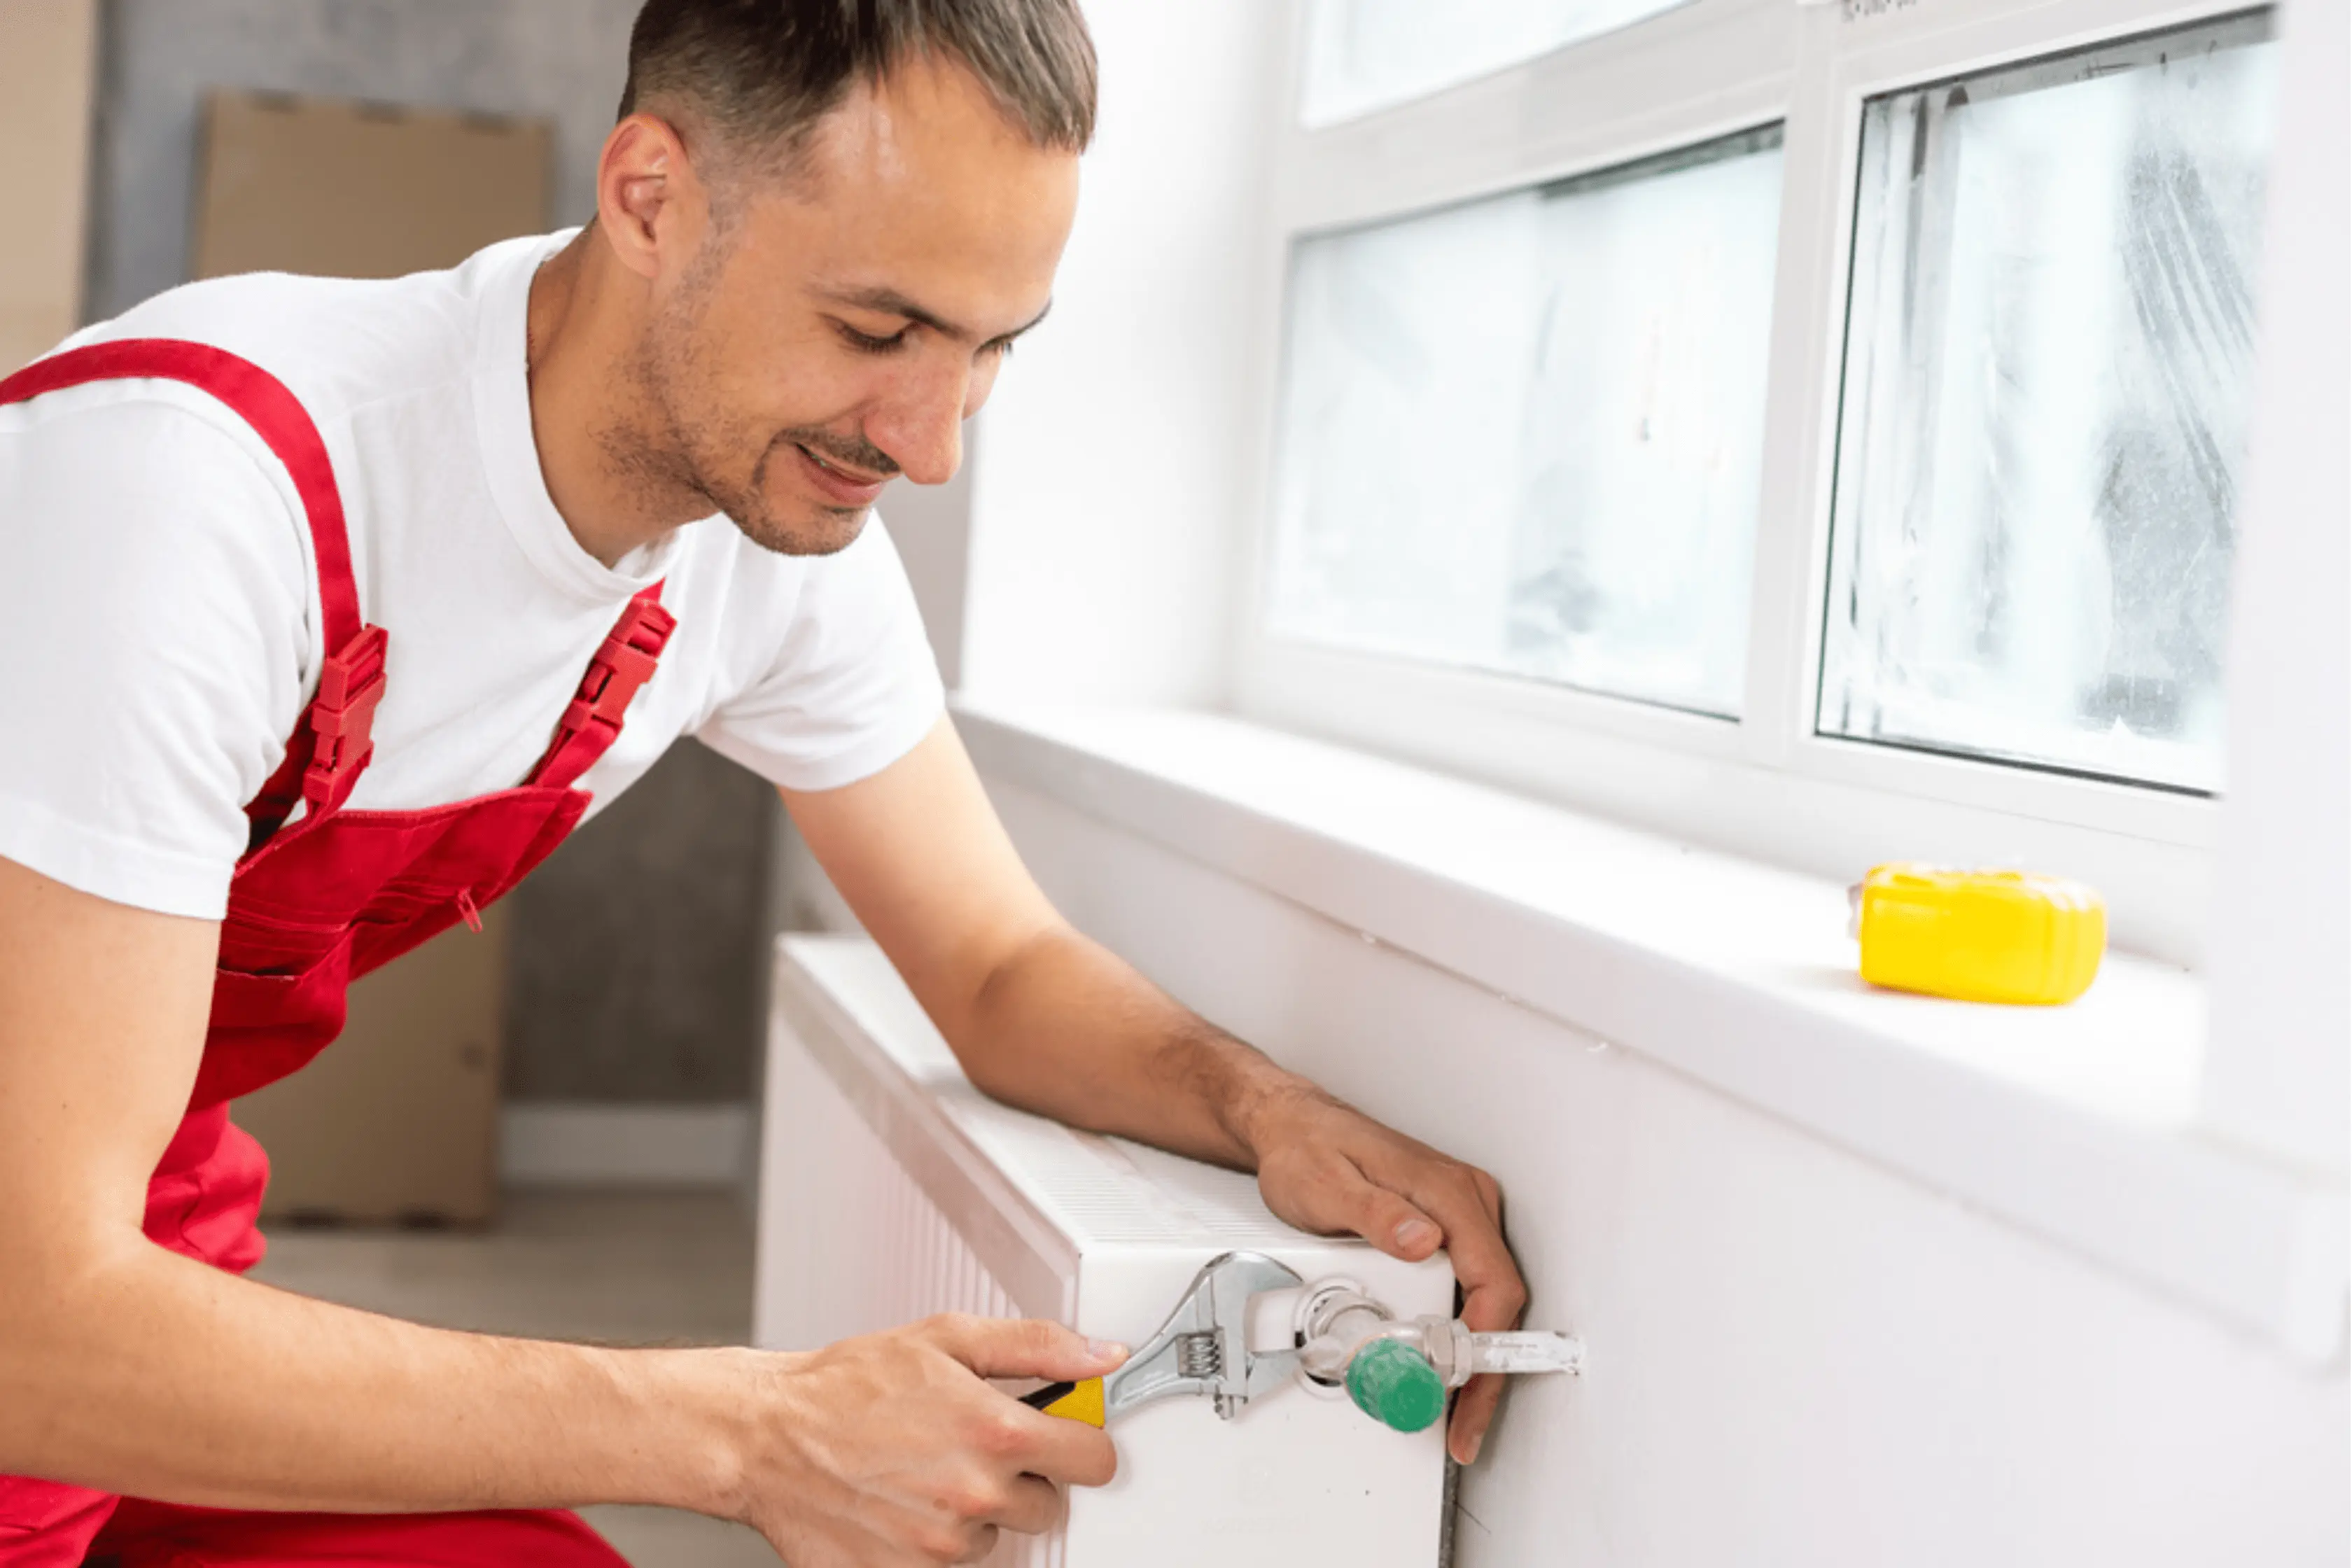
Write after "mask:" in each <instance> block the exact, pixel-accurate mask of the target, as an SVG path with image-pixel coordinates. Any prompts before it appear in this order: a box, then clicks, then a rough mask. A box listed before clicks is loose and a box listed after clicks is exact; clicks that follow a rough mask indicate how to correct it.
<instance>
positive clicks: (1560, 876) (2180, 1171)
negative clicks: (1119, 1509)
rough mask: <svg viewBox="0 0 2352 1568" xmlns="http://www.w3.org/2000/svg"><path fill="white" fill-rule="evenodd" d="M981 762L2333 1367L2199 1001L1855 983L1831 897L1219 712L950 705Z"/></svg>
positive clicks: (2336, 1298) (2305, 1278) (2316, 1208)
mask: <svg viewBox="0 0 2352 1568" xmlns="http://www.w3.org/2000/svg"><path fill="white" fill-rule="evenodd" d="M957 715H958V719H959V721H960V723H961V728H962V731H963V734H964V738H965V741H966V742H967V744H968V745H969V746H970V747H971V752H972V754H973V756H974V757H975V759H976V760H977V761H978V762H979V763H980V764H981V766H982V769H983V770H984V771H986V772H988V773H991V774H993V775H994V776H996V777H998V778H1001V779H1003V780H1005V781H1007V782H1010V783H1013V784H1020V785H1022V786H1024V787H1026V788H1029V789H1032V790H1034V791H1037V792H1039V793H1041V794H1044V795H1047V796H1049V797H1051V798H1053V799H1055V800H1057V801H1059V802H1061V803H1062V804H1064V805H1068V806H1070V807H1072V808H1074V809H1076V810H1079V811H1082V812H1085V813H1087V815H1089V816H1095V817H1097V818H1099V819H1101V820H1103V821H1106V822H1108V823H1110V824H1112V825H1114V826H1118V827H1120V828H1123V829H1126V830H1128V831H1130V832H1133V833H1136V834H1138V835H1139V836H1140V837H1144V838H1147V839H1149V840H1151V841H1153V842H1155V843H1158V844H1160V845H1161V846H1163V847H1168V848H1170V849H1173V850H1175V851H1177V852H1178V853H1181V854H1182V855H1184V856H1186V857H1188V858H1192V859H1194V860H1197V861H1199V862H1202V864H1205V865H1208V866H1210V867H1213V868H1216V869H1218V870H1220V871H1223V872H1224V873H1226V874H1228V875H1230V876H1233V877H1235V878H1237V879H1242V880H1244V881H1246V882H1249V883H1252V884H1254V885H1255V886H1257V887H1260V888H1263V889H1265V890H1267V891H1269V892H1272V893H1275V894H1277V895H1279V896H1281V897H1283V898H1286V899H1288V900H1292V901H1294V902H1296V903H1298V904H1301V905H1303V906H1305V907H1306V908H1307V909H1310V910H1315V911H1317V912H1318V913H1319V914H1322V915H1324V916H1326V917H1328V919H1331V920H1333V921H1339V922H1340V923H1342V924H1344V925H1346V926H1349V927H1350V928H1352V929H1354V930H1357V931H1360V932H1362V933H1363V934H1364V936H1365V937H1366V938H1368V939H1370V940H1374V941H1378V942H1385V943H1387V944H1389V945H1391V946H1394V947H1396V948H1399V949H1401V950H1403V951H1405V952H1410V953H1412V954H1414V955H1415V956H1417V957H1419V958H1421V959H1423V960H1425V961H1427V962H1429V963H1433V964H1436V965H1438V966H1440V967H1442V968H1444V969H1446V970H1448V971H1450V972H1452V973H1455V974H1457V975H1459V976H1461V977H1462V978H1464V979H1465V980H1467V981H1469V982H1471V983H1473V984H1477V985H1481V986H1484V987H1486V989H1488V990H1491V991H1494V992H1496V993H1498V994H1501V995H1503V996H1505V997H1507V998H1509V999H1512V1000H1514V1001H1515V1002H1517V1004H1519V1005H1524V1006H1527V1007H1530V1008H1533V1009H1534V1010H1536V1011H1538V1012H1540V1013H1543V1014H1545V1015H1547V1016H1551V1017H1554V1018H1557V1019H1559V1021H1561V1022H1562V1023H1565V1024H1568V1025H1570V1026H1572V1027H1574V1028H1576V1029H1579V1030H1580V1031H1583V1032H1585V1033H1588V1034H1591V1035H1593V1036H1596V1037H1600V1038H1601V1039H1603V1040H1606V1041H1609V1042H1612V1043H1613V1044H1616V1045H1619V1046H1622V1047H1625V1048H1627V1049H1630V1050H1634V1051H1638V1052H1640V1053H1642V1054H1643V1055H1645V1056H1648V1057H1650V1058H1654V1059H1656V1060H1658V1061H1661V1062H1664V1063H1665V1064H1667V1065H1669V1066H1671V1067H1673V1068H1675V1069H1677V1070H1678V1071H1681V1072H1684V1073H1687V1074H1689V1075H1690V1076H1692V1077H1694V1078H1696V1079H1700V1080H1702V1081H1704V1082H1706V1083H1708V1084H1711V1085H1713V1086H1714V1087H1716V1088H1717V1089H1721V1090H1723V1091H1724V1092H1726V1093H1728V1094H1731V1095H1734V1096H1736V1097H1738V1098H1739V1099H1741V1100H1745V1101H1747V1102H1748V1103H1750V1104H1753V1105H1756V1106H1758V1107H1759V1108H1761V1109H1763V1110H1768V1111H1769V1112H1771V1113H1773V1114H1775V1115H1778V1116H1780V1117H1782V1118H1784V1119H1786V1120H1788V1121H1792V1122H1794V1123H1796V1124H1798V1125H1800V1126H1801V1127H1804V1128H1807V1129H1809V1130H1811V1131H1814V1132H1816V1133H1818V1134H1820V1135H1822V1136H1823V1137H1825V1138H1827V1139H1830V1140H1832V1142H1837V1143H1839V1144H1841V1145H1843V1146H1844V1147H1846V1148H1848V1149H1850V1150H1852V1151H1854V1152H1858V1153H1860V1154H1863V1155H1864V1156H1866V1157H1868V1158H1870V1159H1872V1160H1874V1161H1876V1162H1878V1163H1882V1164H1885V1165H1887V1166H1889V1167H1892V1168H1894V1169H1895V1170H1897V1171H1900V1172H1902V1173H1905V1174H1906V1175H1908V1176H1910V1177H1911V1178H1913V1179H1915V1180H1916V1181H1919V1182H1921V1183H1923V1184H1926V1185H1927V1186H1929V1187H1932V1188H1934V1189H1936V1190H1937V1191H1939V1192H1942V1193H1946V1194H1949V1195H1951V1196H1953V1197H1955V1198H1958V1199H1959V1200H1961V1201H1963V1202H1966V1203H1969V1204H1972V1205H1976V1206H1978V1207H1980V1208H1982V1209H1984V1210H1985V1211H1987V1212H1988V1213H1990V1214H1992V1215H1998V1216H2000V1217H2001V1218H2002V1219H2004V1220H2007V1221H2009V1222H2011V1223H2013V1224H2015V1225H2018V1226H2021V1227H2023V1228H2025V1229H2028V1230H2031V1231H2032V1232H2034V1233H2036V1234H2038V1235H2040V1236H2042V1237H2044V1238H2046V1239H2048V1240H2050V1241H2052V1242H2054V1243H2056V1244H2058V1245H2059V1246H2061V1247H2064V1248H2066V1249H2067V1250H2069V1251H2072V1252H2075V1253H2078V1254H2080V1255H2082V1256H2084V1257H2086V1258H2092V1259H2095V1260H2096V1261H2098V1262H2100V1263H2102V1264H2104V1265H2105V1266H2107V1267H2110V1268H2116V1269H2118V1270H2120V1271H2122V1272H2124V1273H2126V1274H2127V1275H2130V1276H2132V1277H2134V1278H2136V1279H2139V1280H2140V1281H2142V1282H2143V1283H2146V1284H2149V1285H2153V1286H2155V1287H2157V1288H2158V1289H2161V1290H2164V1291H2166V1292H2168V1293H2169V1294H2172V1295H2174V1296H2177V1297H2179V1298H2181V1299H2183V1300H2187V1301H2188V1302H2189V1303H2191V1304H2193V1305H2195V1306H2196V1307H2198V1308H2200V1309H2201V1310H2205V1311H2207V1312H2208V1313H2210V1314H2211V1315H2213V1316H2216V1317H2219V1318H2221V1319H2222V1320H2224V1321H2228V1322H2229V1323H2231V1324H2232V1325H2234V1326H2236V1327H2237V1328H2239V1329H2241V1330H2243V1331H2253V1332H2256V1333H2259V1334H2261V1335H2263V1336H2264V1337H2266V1338H2268V1339H2270V1340H2272V1341H2273V1342H2277V1343H2278V1344H2280V1345H2282V1346H2283V1347H2284V1348H2285V1349H2287V1350H2288V1351H2289V1352H2292V1353H2294V1355H2296V1356H2298V1357H2300V1358H2303V1359H2305V1360H2308V1361H2312V1362H2327V1361H2332V1360H2333V1359H2334V1358H2335V1357H2336V1355H2337V1354H2338V1353H2339V1352H2340V1351H2341V1349H2342V1342H2343V1337H2344V1330H2345V1322H2346V1300H2347V1280H2348V1279H2352V1246H2348V1245H2347V1225H2352V1215H2347V1202H2346V1193H2345V1188H2344V1185H2343V1184H2342V1182H2341V1181H2340V1180H2338V1179H2333V1178H2330V1177H2329V1176H2327V1175H2326V1174H2325V1173H2313V1172H2308V1171H2304V1170H2300V1169H2296V1168H2293V1167H2289V1166H2285V1165H2283V1164H2280V1163H2274V1162H2272V1161H2269V1160H2266V1159H2264V1158H2263V1157H2261V1156H2259V1155H2256V1154H2254V1153H2252V1152H2248V1151H2245V1150H2243V1149H2241V1148H2236V1147H2232V1146H2229V1145H2227V1144H2225V1143H2223V1142H2221V1141H2220V1140H2219V1139H2217V1138H2216V1137H2215V1136H2213V1135H2212V1134H2211V1133H2210V1131H2206V1130H2205V1129H2204V1128H2203V1127H2202V1126H2201V1125H2200V1118H2199V1114H2198V1097H2199V1085H2200V1077H2201V1069H2202V1057H2203V1046H2204V1016H2205V998H2204V986H2203V984H2201V982H2200V980H2199V979H2198V978H2197V977H2196V976H2195V975H2193V974H2191V973H2188V972H2186V971H2184V970H2181V969H2179V968H2176V967H2173V966H2171V965H2168V964H2162V963H2155V962H2153V961H2150V960H2147V959H2144V958H2139V957H2137V956H2134V955H2131V954H2128V953H2121V952H2117V953H2111V954H2110V955H2109V956H2108V959H2107V962H2106V963H2105V966H2104V968H2103V970H2102V973H2101V974H2100V976H2099V980H2098V982H2097V984H2095V985H2094V986H2093V987H2092V989H2091V991H2090V993H2089V994H2087V995H2086V996H2084V998H2083V999H2082V1000H2081V1001H2080V1002H2077V1003H2075V1004H2074V1005H2071V1006H2068V1007H2064V1008H2053V1009H2038V1008H2035V1009H2029V1008H2015V1009H2011V1008H1992V1007H1984V1006H1978V1005H1969V1004H1965V1003H1956V1002H1945V1001H1939V1000H1936V999H1933V998H1927V997H1916V996H1906V995H1899V994H1893V993H1888V992H1882V991H1877V990H1874V989H1873V988H1871V987H1869V986H1866V985H1864V984H1863V983H1862V982H1861V980H1860V979H1859V978H1858V977H1857V976H1856V975H1855V974H1854V973H1853V944H1852V942H1850V941H1849V940H1847V939H1846V937H1845V934H1844V933H1845V918H1846V916H1845V894H1844V889H1843V887H1841V886H1840V885H1838V884H1836V883H1834V882H1832V881H1830V880H1827V879H1821V878H1816V877H1809V876H1804V875H1801V874H1798V873H1794V872H1790V871H1784V870H1780V869H1778V868H1772V867H1768V866H1764V865H1760V864H1758V863H1755V862H1752V861H1747V860H1742V859H1738V858H1734V857H1730V856H1727V855H1723V854H1720V853H1717V852H1714V851H1710V850H1706V849H1703V848H1699V847H1693V846H1689V845H1685V844H1678V843H1676V842H1675V841H1673V840H1672V839H1670V838H1666V837H1661V836H1658V835H1655V834H1651V833H1645V832H1641V831H1637V830H1634V829H1632V828H1627V827H1622V826H1617V825H1615V824H1612V823H1607V822H1602V821H1600V820H1597V819H1594V818H1591V817H1587V816H1580V815H1578V814H1575V813H1573V812H1570V811H1567V810H1564V809H1561V808H1559V807H1557V806H1552V805H1544V804H1541V803H1538V802H1535V801H1530V800H1528V799H1524V798H1521V797H1518V796H1515V795H1508V794H1506V793H1504V792H1502V791H1499V790H1495V789H1491V788H1487V787H1486V786H1483V785H1479V784H1469V783H1465V782H1462V781H1459V780H1455V779H1451V778H1447V777H1444V776H1443V775H1440V774H1436V773H1429V772H1425V771H1423V770H1421V769H1417V768H1412V767H1407V766H1404V765H1402V764H1400V763H1391V762H1388V761H1384V760H1381V759H1378V758H1374V757H1370V756H1367V755H1364V754H1361V753H1359V752H1349V751H1347V750H1345V749H1343V748H1340V747H1337V746H1332V745H1328V744H1325V743H1322V742H1314V741H1308V740H1304V739H1301V738H1298V737H1296V736H1292V735H1288V734H1285V733H1283V732H1281V731H1274V730H1269V729H1265V728H1263V727H1260V726H1257V725H1253V724H1249V723H1246V722H1244V721H1238V720H1234V719H1230V718H1223V717H1219V716H1214V715H1210V714H1202V713H1189V712H1178V711H1171V710H1069V709H1034V710H1032V709H1026V708H1021V709H1015V708H1010V707H1005V706H999V705H987V704H976V703H973V702H971V701H963V702H960V703H959V704H958V707H957Z"/></svg>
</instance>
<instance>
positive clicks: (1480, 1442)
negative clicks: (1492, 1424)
mask: <svg viewBox="0 0 2352 1568" xmlns="http://www.w3.org/2000/svg"><path fill="white" fill-rule="evenodd" d="M1483 1447H1486V1434H1485V1433H1484V1432H1481V1433H1479V1434H1478V1435H1477V1436H1475V1437H1473V1438H1471V1439H1470V1457H1469V1458H1466V1459H1465V1460H1463V1461H1462V1462H1463V1463H1464V1464H1465V1465H1475V1464H1476V1463H1477V1462H1478V1450H1479V1449H1481V1448H1483Z"/></svg>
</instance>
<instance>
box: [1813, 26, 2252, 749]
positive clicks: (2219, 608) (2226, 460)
mask: <svg viewBox="0 0 2352 1568" xmlns="http://www.w3.org/2000/svg"><path fill="white" fill-rule="evenodd" d="M2268 37H2269V31H2268V23H2267V22H2266V21H2264V20H2263V19H2262V18H2260V17H2254V18H2243V19H2239V20H2235V21H2231V22H2229V23H2224V24H2220V25H2217V26H2206V27H2201V28H2198V29H2194V30H2191V31H2188V32H2182V33H2174V34H2169V35H2166V36H2164V37H2158V38H2153V39H2141V40H2137V41H2135V42H2133V43H2131V44H2128V45H2125V46H2118V47H2109V48H2105V49H2101V50H2098V51H2095V52H2093V53H2087V54H2083V55H2076V56H2073V57H2069V58H2064V59H2062V60H2054V61H2049V62H2045V63H2042V64H2041V65H2038V66H2034V67H2029V68H2021V69H2014V70H2010V71H2006V72H2001V73H1997V74H1993V75H1990V76H1987V77H1981V78H1977V79H1971V80H1969V81H1966V82H1963V83H1958V84H1943V85H1939V86H1937V87H1934V88H1931V89H1924V90H1918V91H1911V92H1904V93H1897V94H1894V95H1891V96H1889V97H1885V98H1881V99H1876V100H1872V101H1871V102H1870V103H1869V104H1868V105H1866V106H1865V109H1864V124H1863V156H1862V178H1861V188H1860V197H1859V204H1858V206H1857V210H1856V226H1857V227H1856V237H1855V244H1854V280H1853V298H1852V300H1851V301H1850V305H1849V317H1848V327H1847V351H1846V353H1847V361H1846V383H1845V398H1844V406H1843V416H1842V428H1841V433H1840V440H1839V450H1838V460H1839V479H1838V489H1837V497H1836V503H1835V505H1836V515H1835V521H1834V525H1833V530H1832V552H1831V578H1830V605H1829V616H1828V622H1827V626H1826V628H1825V629H1826V637H1825V648H1824V658H1823V668H1822V704H1821V718H1820V728H1821V730H1822V732H1824V733H1827V734H1834V735H1842V736H1848V737H1852V738H1856V739H1865V740H1873V741H1881V742H1892V743H1896V744H1907V745H1914V746H1919V747H1925V748H1929V749H1934V750H1940V751H1948V752H1961V753H1967V754H1972V755H1978V756H1985V757H1993V758H2000V759H2005V760H2010V761H2016V762H2024V763H2039V764H2042V765H2047V766H2053V767H2059V768H2063V769H2067V770H2070V771H2076V772H2082V773H2095V774H2099V775H2104V776H2111V777H2119V778H2125V779H2130V780H2135V781H2139V782H2145V783H2151V784H2166V785H2170V786H2174V787H2179V788H2186V789H2203V790H2210V789H2213V788H2216V787H2218V785H2219V784H2220V781H2221V716H2222V670H2221V659H2222V650H2223V640H2224V629H2225V628H2224V621H2225V611H2226V607H2227V600H2228V594H2229V576H2230V560H2231V552H2232V546H2233V543H2234V539H2235V535H2234V531H2233V521H2232V520H2233V517H2234V514H2235V511H2236V507H2237V499H2238V492H2239V486H2240V480H2241V472H2240V470H2241V466H2242V456H2243V452H2244V447H2245V427H2246V413H2247V401H2248V397H2247V395H2248V388H2249V382H2250V371H2251V367H2252V354H2253V342H2254V300H2253V293H2252V288H2253V279H2254V275H2255V268H2256V251H2257V248H2258V244H2259V239H2260V233H2261V216H2262V206H2263V175H2264V171H2265V168H2266V166H2267V164H2268V162H2269V156H2270V150H2271V139H2272V134H2273V121H2274V113H2273V100H2274V97H2275V85H2276V82H2275V79H2276V71H2277V59H2276V54H2277V50H2276V46H2275V45H2273V44H2270V43H2268V42H2267V41H2266V39H2267V38H2268Z"/></svg>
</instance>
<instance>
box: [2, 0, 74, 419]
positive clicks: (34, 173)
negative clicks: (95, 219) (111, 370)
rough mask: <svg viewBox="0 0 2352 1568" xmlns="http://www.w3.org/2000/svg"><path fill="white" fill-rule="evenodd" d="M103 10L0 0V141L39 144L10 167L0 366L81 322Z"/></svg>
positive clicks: (42, 0) (17, 361)
mask: <svg viewBox="0 0 2352 1568" xmlns="http://www.w3.org/2000/svg"><path fill="white" fill-rule="evenodd" d="M97 16H98V4H97V0H0V145H6V146H9V147H16V148H23V149H28V150H29V149H37V153H36V154H35V155H34V156H31V157H26V158H20V159H18V160H17V161H16V166H15V167H14V168H12V169H11V170H10V171H9V176H8V207H9V211H8V243H7V244H5V245H0V375H5V374H8V373H9V372H10V371H13V370H15V369H16V367H17V366H18V365H21V364H23V363H26V361H28V360H31V359H34V358H36V357H37V356H38V355H41V354H45V353H48V352H49V350H51V349H53V348H55V347H57V345H58V339H60V338H62V337H64V336H65V335H66V334H67V333H68V332H70V331H73V330H74V328H75V326H76V325H78V324H79V321H78V318H79V315H80V310H81V269H82V241H83V236H84V230H85V227H86V225H85V222H84V210H85V208H86V206H87V205H88V202H89V128H90V122H91V119H92V116H91V112H90V98H91V92H92V89H93V85H94V83H95V81H96V79H97V70H98V22H97Z"/></svg>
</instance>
